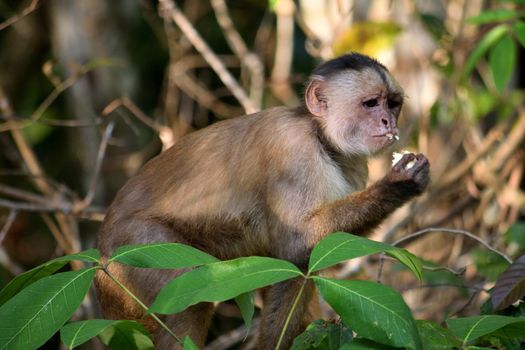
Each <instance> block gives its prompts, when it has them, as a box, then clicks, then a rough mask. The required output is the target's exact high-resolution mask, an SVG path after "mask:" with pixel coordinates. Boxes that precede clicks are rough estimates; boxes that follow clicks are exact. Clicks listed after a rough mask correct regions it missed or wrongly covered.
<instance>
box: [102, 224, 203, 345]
mask: <svg viewBox="0 0 525 350" xmlns="http://www.w3.org/2000/svg"><path fill="white" fill-rule="evenodd" d="M147 242H179V243H185V244H187V242H186V241H185V240H184V239H183V237H182V236H180V235H178V234H177V233H176V232H174V230H173V228H171V227H168V226H165V225H164V224H162V222H159V221H155V220H149V219H144V218H136V217H135V218H123V219H120V220H119V221H116V222H114V223H113V225H111V226H106V227H103V228H102V230H101V232H100V234H99V237H98V248H99V249H100V251H101V252H102V255H103V256H105V257H108V256H110V254H111V252H112V251H114V250H115V249H116V248H117V247H118V246H121V245H125V244H134V243H147ZM108 270H109V272H110V273H111V274H112V275H113V276H114V277H115V278H116V279H117V280H118V281H119V282H121V283H122V284H123V285H124V286H126V288H128V289H129V290H130V291H131V292H132V293H133V294H135V295H136V296H137V297H138V298H139V299H140V300H141V301H142V302H143V303H144V304H146V305H147V306H149V305H151V303H152V302H153V300H155V297H156V296H157V294H158V293H159V291H160V290H161V288H162V287H163V286H164V285H165V284H166V283H168V282H169V281H171V280H172V279H174V278H176V277H178V276H180V275H181V274H183V273H184V272H185V271H187V270H186V269H179V270H160V269H140V268H134V267H131V266H128V265H123V264H119V263H112V264H110V265H109V266H108ZM95 283H96V287H97V296H98V300H99V302H100V306H101V309H102V314H103V315H104V317H105V318H109V319H130V320H138V321H140V322H142V323H143V324H144V325H145V326H146V327H147V328H148V330H149V331H150V332H151V333H152V335H153V338H154V342H155V348H158V349H173V348H176V347H175V339H174V338H173V337H171V336H170V335H169V334H168V333H167V332H166V331H165V330H163V329H162V328H161V327H160V326H159V325H158V324H157V322H156V321H155V320H153V319H152V318H151V317H145V316H144V314H145V310H144V309H143V308H142V307H141V306H140V305H138V304H137V303H136V302H135V301H134V300H133V299H132V298H131V297H130V296H129V295H128V294H126V292H124V291H123V290H122V289H121V288H120V287H119V286H118V285H117V284H116V283H114V282H113V281H112V280H111V279H110V278H109V277H108V276H107V275H106V274H105V273H104V271H98V272H97V277H96V280H95ZM173 297H174V298H176V297H177V296H176V295H174V296H173ZM212 311H213V307H212V305H211V304H202V305H201V304H199V305H195V306H192V307H190V308H188V309H187V310H185V311H183V312H180V313H178V314H175V315H167V316H161V315H159V317H160V318H161V320H163V321H164V322H165V323H166V324H167V325H168V327H170V329H171V330H172V331H173V332H174V333H175V334H176V335H177V336H178V337H179V338H180V339H182V338H184V337H185V336H186V335H189V336H190V337H191V338H192V339H193V341H194V342H195V343H196V344H197V345H199V346H201V347H202V346H204V342H205V340H206V335H207V333H208V326H209V324H210V321H211V317H212Z"/></svg>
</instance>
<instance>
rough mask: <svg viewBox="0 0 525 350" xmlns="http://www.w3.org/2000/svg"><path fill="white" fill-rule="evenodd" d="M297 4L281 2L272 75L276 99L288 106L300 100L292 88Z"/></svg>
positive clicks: (272, 85) (288, 0)
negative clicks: (291, 77) (291, 78)
mask: <svg viewBox="0 0 525 350" xmlns="http://www.w3.org/2000/svg"><path fill="white" fill-rule="evenodd" d="M294 12H295V4H294V3H293V1H292V0H284V1H279V2H278V3H277V5H276V8H275V13H276V14H277V47H276V49H275V62H274V65H273V69H272V75H271V88H272V91H273V94H274V95H275V97H277V98H278V99H280V100H281V101H283V102H284V103H286V104H297V102H298V99H297V96H296V95H295V93H294V91H293V89H292V88H291V87H290V81H289V80H290V71H291V68H292V57H293V42H294V40H293V33H294Z"/></svg>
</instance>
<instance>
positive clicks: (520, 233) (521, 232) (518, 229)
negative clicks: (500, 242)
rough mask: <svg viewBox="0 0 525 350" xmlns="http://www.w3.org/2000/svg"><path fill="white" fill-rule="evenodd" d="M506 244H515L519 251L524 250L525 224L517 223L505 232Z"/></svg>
mask: <svg viewBox="0 0 525 350" xmlns="http://www.w3.org/2000/svg"><path fill="white" fill-rule="evenodd" d="M505 241H506V243H507V244H516V245H517V246H518V248H519V250H521V251H523V250H525V222H523V221H518V222H515V223H514V224H512V226H511V227H510V228H509V229H508V230H507V232H505Z"/></svg>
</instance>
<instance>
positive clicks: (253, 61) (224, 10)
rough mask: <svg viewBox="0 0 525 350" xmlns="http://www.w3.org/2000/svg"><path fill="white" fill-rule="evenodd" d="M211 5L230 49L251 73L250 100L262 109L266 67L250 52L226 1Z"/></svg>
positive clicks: (212, 2)
mask: <svg viewBox="0 0 525 350" xmlns="http://www.w3.org/2000/svg"><path fill="white" fill-rule="evenodd" d="M211 5H212V6H213V10H214V11H215V16H216V18H217V22H218V23H219V25H220V26H221V28H222V30H223V33H224V37H225V38H226V41H227V42H228V44H229V46H230V48H231V49H232V51H233V52H234V53H235V54H236V55H237V56H238V57H239V59H240V60H241V62H242V63H243V64H244V65H245V66H246V67H247V68H248V70H249V71H250V73H251V74H250V82H251V88H250V98H251V100H252V101H253V102H254V103H255V105H256V108H257V109H260V108H261V102H262V97H263V89H264V66H263V64H262V62H261V60H260V59H259V57H258V56H257V55H255V54H254V53H253V52H250V51H249V50H248V47H247V46H246V44H245V42H244V40H243V39H242V37H241V35H240V34H239V32H238V31H237V30H236V29H235V26H234V25H233V21H232V19H231V17H230V14H229V13H228V7H226V3H225V1H224V0H211Z"/></svg>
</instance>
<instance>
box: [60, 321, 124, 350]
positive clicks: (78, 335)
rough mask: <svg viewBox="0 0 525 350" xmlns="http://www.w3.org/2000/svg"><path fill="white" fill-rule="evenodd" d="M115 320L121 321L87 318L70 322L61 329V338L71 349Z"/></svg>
mask: <svg viewBox="0 0 525 350" xmlns="http://www.w3.org/2000/svg"><path fill="white" fill-rule="evenodd" d="M115 322H119V321H115V320H87V321H79V322H72V323H68V324H66V325H65V326H64V327H62V329H60V339H61V340H62V342H63V343H64V344H66V345H67V347H68V348H69V349H72V348H74V347H77V346H79V345H81V344H84V343H85V342H87V341H88V340H90V339H91V338H93V337H96V336H97V335H99V334H100V333H101V332H103V331H104V330H105V329H106V328H108V327H109V326H111V325H113V324H114V323H115Z"/></svg>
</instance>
